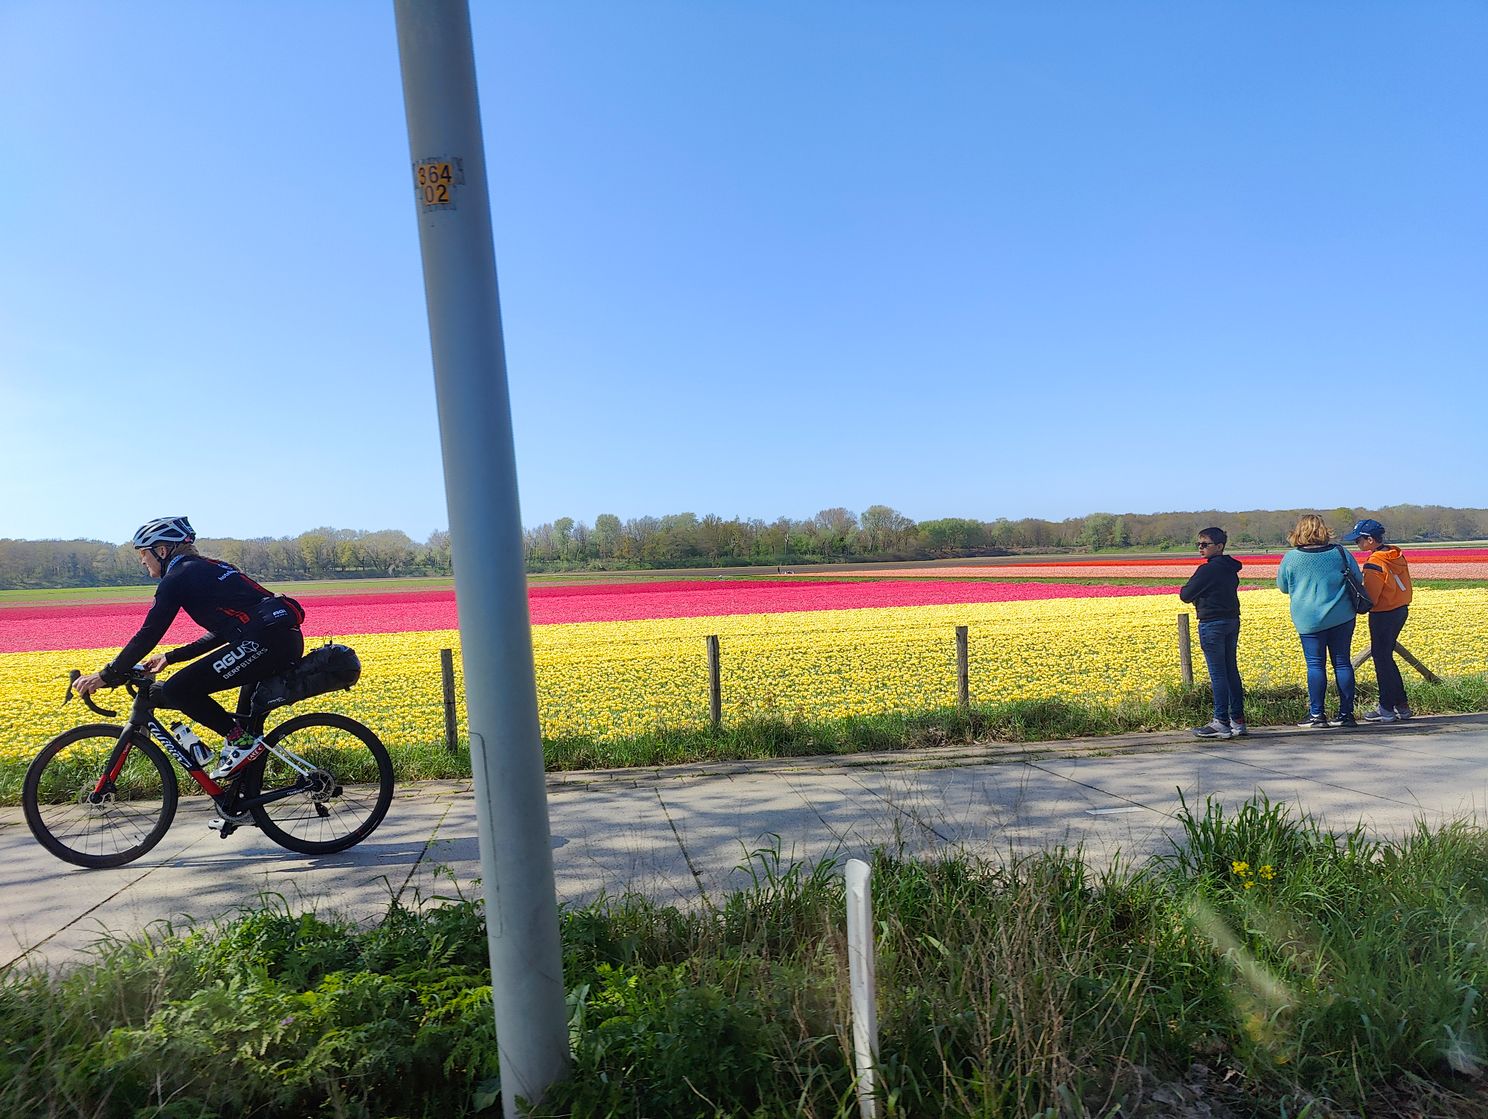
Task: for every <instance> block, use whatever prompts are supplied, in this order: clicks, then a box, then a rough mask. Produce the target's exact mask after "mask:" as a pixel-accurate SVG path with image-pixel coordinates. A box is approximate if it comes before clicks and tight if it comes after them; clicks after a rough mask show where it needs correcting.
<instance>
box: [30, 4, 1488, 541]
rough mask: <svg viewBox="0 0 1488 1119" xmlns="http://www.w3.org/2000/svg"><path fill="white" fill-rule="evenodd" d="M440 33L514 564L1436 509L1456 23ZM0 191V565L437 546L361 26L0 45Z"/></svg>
mask: <svg viewBox="0 0 1488 1119" xmlns="http://www.w3.org/2000/svg"><path fill="white" fill-rule="evenodd" d="M473 22H474V33H475V45H476V54H477V61H478V67H479V80H480V83H481V101H482V113H483V118H484V126H485V138H486V147H487V156H488V162H489V165H490V168H491V193H492V210H493V218H494V227H495V236H496V256H497V264H498V269H499V271H500V278H501V287H502V311H503V319H504V323H505V331H506V344H507V360H508V366H509V370H510V377H511V388H512V407H513V416H514V422H515V428H516V433H517V458H518V469H519V474H520V481H521V492H522V513H523V520H524V522H525V523H527V524H528V525H533V524H537V523H539V522H542V521H547V520H552V519H554V518H556V517H559V516H572V517H575V518H577V519H581V520H585V521H589V522H591V523H592V521H593V519H594V517H595V516H596V515H597V514H599V513H602V512H611V513H616V514H618V515H619V516H620V517H622V518H626V517H631V516H638V515H643V514H656V515H660V514H664V513H672V512H682V511H692V512H695V513H698V514H699V515H701V514H704V513H710V512H711V513H718V514H720V515H723V516H726V517H729V516H743V517H750V516H760V517H765V518H767V519H773V518H774V517H776V516H779V515H782V514H784V515H788V516H793V517H807V516H810V515H811V514H813V513H815V512H816V511H817V510H819V509H822V508H824V507H828V506H838V505H841V506H846V507H848V508H850V509H853V510H855V511H861V510H862V509H864V508H866V507H867V506H868V505H870V504H887V505H891V506H893V507H895V508H897V509H899V510H900V511H901V512H903V513H905V514H907V515H908V516H910V517H913V518H915V519H917V520H924V519H929V518H933V517H941V516H967V517H979V518H983V519H988V520H990V519H992V518H995V517H999V516H1008V517H1022V516H1042V517H1049V518H1060V517H1065V516H1073V515H1079V514H1083V513H1087V512H1094V511H1110V512H1126V511H1136V512H1153V511H1159V510H1171V509H1195V508H1213V507H1219V508H1251V507H1261V508H1279V507H1288V508H1289V507H1294V506H1312V507H1318V508H1322V509H1332V508H1334V507H1336V506H1339V505H1362V506H1366V507H1371V508H1373V507H1378V506H1382V505H1386V504H1392V503H1396V502H1405V501H1410V502H1422V503H1440V504H1449V505H1479V506H1481V505H1485V504H1488V493H1485V487H1484V482H1483V479H1484V478H1485V477H1488V452H1485V449H1484V448H1485V445H1488V441H1485V439H1484V437H1483V434H1482V427H1483V421H1484V418H1485V416H1488V407H1485V404H1488V389H1485V387H1484V386H1485V379H1488V378H1485V374H1488V312H1485V308H1488V252H1485V249H1488V209H1485V193H1484V188H1485V182H1488V156H1485V144H1484V142H1483V137H1484V136H1485V135H1488V69H1485V68H1484V67H1483V65H1482V58H1483V55H1484V52H1485V47H1488V6H1484V5H1482V4H1480V3H1476V2H1474V3H1467V2H1463V3H1435V2H1423V3H1416V4H1358V3H1353V2H1349V3H1342V2H1339V3H1331V2H1323V0H1318V2H1313V3H1307V4H1297V3H1291V2H1288V3H1250V4H1234V3H1230V4H1226V3H1211V4H1192V3H1171V4H1157V3H1131V4H1110V3H1105V2H1102V3H1088V4H1081V3H1061V4H1047V3H1041V2H1040V3H1033V2H1029V3H964V4H963V3H933V2H928V0H927V2H924V3H916V4H909V3H875V2H866V3H850V4H849V3H828V2H821V3H805V4H801V3H784V2H781V3H766V2H761V3H748V4H746V3H725V2H703V0H687V2H678V3H661V2H651V3H647V2H637V3H626V4H614V3H578V2H572V3H567V2H561V0H553V2H543V3H499V4H498V3H479V2H478V3H476V4H474V5H473ZM0 143H3V146H4V150H5V151H6V152H7V153H8V154H9V159H8V161H7V163H8V170H9V173H8V174H6V175H4V176H0V212H3V213H4V215H5V216H4V219H3V221H4V226H3V228H4V239H3V249H4V251H3V253H0V391H3V400H0V477H3V479H4V482H3V485H4V499H3V501H0V536H12V537H33V538H34V537H51V536H61V537H72V536H89V537H98V538H103V539H123V538H125V537H127V535H128V534H129V532H130V531H131V530H132V529H133V528H134V526H135V525H136V524H138V523H139V522H140V521H142V520H144V519H146V518H147V517H151V516H155V515H159V514H174V513H179V512H185V513H188V514H189V515H190V516H191V517H192V518H193V520H194V522H195V523H196V525H197V527H198V529H200V530H201V531H202V532H203V533H204V534H206V535H221V536H244V537H247V536H261V535H267V536H279V535H293V534H296V533H299V532H301V531H304V530H305V529H308V528H311V527H315V526H320V525H333V526H336V527H341V528H361V529H368V530H375V529H381V528H400V529H403V530H405V531H407V532H408V533H410V534H411V535H413V536H414V537H416V538H420V539H421V538H423V537H424V536H426V535H427V534H428V533H429V532H430V531H431V530H433V529H436V528H442V527H445V525H446V524H447V515H446V512H445V505H444V491H443V479H442V474H441V465H440V459H439V443H438V430H437V423H436V419H435V410H434V396H433V379H432V374H431V371H430V363H429V350H428V336H427V325H426V320H425V317H424V306H423V287H422V283H423V281H422V276H421V273H420V271H419V258H418V243H417V226H416V222H415V214H414V207H413V201H412V197H411V192H410V189H409V181H410V180H409V174H408V158H409V157H408V142H407V135H406V131H405V126H404V119H403V109H402V90H401V80H400V76H399V70H398V58H397V48H396V38H395V29H394V20H393V13H392V7H391V4H383V3H361V2H357V3H351V2H332V0H323V2H318V3H311V4H288V3H264V2H255V3H233V2H224V3H213V4H200V3H185V2H180V3H163V2H156V3H148V2H146V3H131V4H117V3H76V2H67V3H62V2H56V0H47V2H34V0H6V2H5V3H4V4H3V5H0Z"/></svg>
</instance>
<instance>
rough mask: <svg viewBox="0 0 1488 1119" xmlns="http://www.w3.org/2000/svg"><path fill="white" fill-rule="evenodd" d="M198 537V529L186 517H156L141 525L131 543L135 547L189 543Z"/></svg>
mask: <svg viewBox="0 0 1488 1119" xmlns="http://www.w3.org/2000/svg"><path fill="white" fill-rule="evenodd" d="M195 539H196V529H194V528H192V527H191V522H190V521H188V520H187V519H186V518H185V517H156V518H155V519H154V520H153V521H146V522H145V523H144V524H142V525H140V527H139V531H137V532H136V533H135V534H134V539H133V540H131V541H130V542H129V543H130V545H131V546H133V547H135V548H153V547H155V545H156V544H189V543H190V542H191V541H193V540H195Z"/></svg>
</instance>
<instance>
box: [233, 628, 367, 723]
mask: <svg viewBox="0 0 1488 1119" xmlns="http://www.w3.org/2000/svg"><path fill="white" fill-rule="evenodd" d="M361 675H362V662H361V658H359V657H358V656H357V655H356V650H355V649H353V648H352V647H351V646H350V645H322V646H320V647H319V648H318V649H311V650H310V651H309V652H308V653H306V654H305V655H304V656H303V657H301V658H300V661H299V663H298V664H296V665H295V666H294V667H293V668H290V669H287V670H285V671H284V672H281V673H280V674H279V675H278V676H271V677H269V678H268V679H267V680H263V681H260V682H259V685H258V687H256V688H254V689H253V699H252V701H251V704H250V712H251V714H253V715H254V716H262V715H265V714H267V713H268V712H270V711H272V710H274V708H276V707H285V706H287V705H289V704H291V703H298V702H299V701H300V700H302V699H309V698H310V697H311V696H313V695H322V694H324V693H326V692H334V691H345V690H346V689H347V688H350V687H351V686H352V685H353V684H355V683H356V682H357V680H358V679H360V678H361Z"/></svg>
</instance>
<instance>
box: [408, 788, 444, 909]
mask: <svg viewBox="0 0 1488 1119" xmlns="http://www.w3.org/2000/svg"><path fill="white" fill-rule="evenodd" d="M453 807H454V804H453V802H451V803H450V804H447V805H445V806H444V811H443V812H441V813H440V814H439V819H438V820H436V821H434V826H433V827H432V828H431V829H430V830H429V837H428V838H427V839H425V840H424V845H423V847H422V848H421V849H420V850H419V853H418V858H416V859H414V860H413V862H412V864H411V865H410V866H409V867H408V873H407V874H405V875H404V876H403V885H401V886H399V887H398V890H397V892H396V893H395V894H394V895H393V903H394V904H395V905H401V904H402V901H403V895H404V894H405V893H407V892H408V886H409V883H411V882H412V881H413V876H414V875H415V874H417V873H418V869H419V867H421V866H423V864H424V860H425V859H426V858H428V857H429V852H430V851H431V850H433V848H434V844H435V843H436V842H438V840H439V832H440V830H441V829H442V828H443V827H444V822H445V821H446V820H448V819H449V814H450V809H452V808H453Z"/></svg>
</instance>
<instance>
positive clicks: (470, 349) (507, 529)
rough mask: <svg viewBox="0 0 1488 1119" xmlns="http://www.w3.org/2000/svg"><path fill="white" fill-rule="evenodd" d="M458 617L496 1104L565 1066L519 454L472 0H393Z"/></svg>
mask: <svg viewBox="0 0 1488 1119" xmlns="http://www.w3.org/2000/svg"><path fill="white" fill-rule="evenodd" d="M394 11H395V14H396V18H397V26H398V54H399V58H400V61H401V65H402V71H403V101H404V108H405V111H406V113H407V117H408V146H409V151H410V154H411V156H412V161H413V166H412V172H411V179H410V184H409V185H410V188H411V189H412V190H413V191H414V195H415V212H416V214H417V217H418V226H419V245H420V248H421V250H422V253H423V267H424V294H425V297H426V301H427V304H428V314H429V339H430V346H431V350H432V353H433V362H434V385H435V393H436V396H437V398H438V406H439V432H440V442H441V445H442V448H443V454H444V481H445V497H446V502H447V504H448V507H449V520H450V540H451V543H452V546H453V555H454V566H455V598H456V600H457V602H458V603H459V608H460V649H461V656H462V659H463V661H464V667H465V689H466V709H467V712H468V717H469V732H470V760H471V768H472V770H473V771H474V777H475V782H474V783H475V801H476V814H477V821H478V825H479V829H480V849H481V875H482V888H483V890H484V894H485V902H486V930H487V946H488V948H489V951H490V955H491V988H492V1001H493V1002H494V1004H495V1013H496V1038H497V1045H498V1047H499V1050H500V1058H501V1094H502V1104H503V1108H504V1110H505V1113H506V1115H507V1116H508V1117H509V1119H516V1116H517V1115H518V1109H517V1100H518V1098H519V1097H521V1098H524V1099H527V1100H529V1101H536V1100H539V1099H541V1098H542V1096H543V1094H544V1093H545V1092H546V1091H547V1089H548V1087H549V1086H550V1085H552V1084H553V1083H555V1082H556V1081H558V1080H561V1079H562V1078H563V1077H564V1076H565V1075H566V1073H567V1071H568V1063H569V1053H568V1022H567V1015H566V1011H565V1005H564V997H563V996H564V991H563V957H562V951H561V947H560V944H559V936H558V905H557V898H556V894H555V891H554V884H553V853H552V845H551V839H550V836H549V830H548V802H547V787H546V784H545V781H544V777H543V757H542V736H541V731H540V729H539V725H538V718H537V684H536V675H535V672H534V669H533V663H532V620H531V617H530V615H529V613H528V609H527V579H526V575H525V573H524V571H523V568H522V520H521V513H520V510H519V509H518V504H517V469H516V453H515V450H514V448H513V443H512V424H511V403H510V399H509V397H508V393H507V381H506V355H505V350H504V344H503V341H502V334H501V304H500V297H499V293H498V291H497V286H496V254H495V249H494V248H493V243H492V239H491V211H490V202H489V198H488V195H487V188H486V165H485V148H484V144H483V141H482V137H481V126H480V108H479V103H478V100H477V97H476V86H475V53H474V48H473V46H472V44H471V36H470V10H469V7H468V5H467V0H394Z"/></svg>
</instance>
